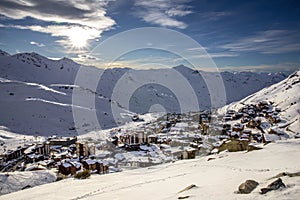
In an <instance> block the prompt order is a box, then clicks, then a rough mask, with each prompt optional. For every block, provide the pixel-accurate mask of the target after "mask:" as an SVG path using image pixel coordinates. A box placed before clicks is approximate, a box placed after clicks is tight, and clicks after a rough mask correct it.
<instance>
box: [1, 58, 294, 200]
mask: <svg viewBox="0 0 300 200" xmlns="http://www.w3.org/2000/svg"><path fill="white" fill-rule="evenodd" d="M1 59H2V62H1V63H2V64H1V66H10V63H18V64H20V65H23V67H29V69H31V70H32V71H31V72H30V74H32V73H34V74H39V73H44V72H41V71H42V70H47V71H49V74H51V73H53V74H58V73H66V74H69V75H68V76H66V77H69V80H68V79H61V80H60V81H62V80H63V81H64V82H63V83H61V82H60V83H59V84H57V83H58V80H50V79H48V80H46V79H44V78H41V79H40V80H30V79H31V76H29V75H27V74H24V73H19V72H18V71H17V70H18V69H16V68H10V67H2V68H0V71H2V72H3V73H5V74H6V76H3V77H1V79H0V91H1V93H0V97H1V99H0V100H1V106H2V107H1V112H2V114H1V123H2V126H1V130H0V145H1V146H0V171H1V173H0V194H1V195H2V196H0V199H39V197H40V196H44V197H45V198H46V199H52V198H54V197H55V198H56V199H66V198H67V199H81V198H87V199H96V198H97V199H98V198H103V199H137V198H138V197H139V196H144V197H145V199H152V198H151V196H153V194H156V195H159V197H158V199H174V198H178V199H185V198H186V199H206V198H212V199H219V198H220V197H221V196H222V197H224V198H225V199H254V198H258V199H265V198H267V199H298V197H300V156H299V153H300V148H299V145H300V124H299V120H300V108H299V103H300V96H299V94H300V71H296V72H294V73H292V74H290V75H288V76H284V75H283V74H280V73H278V74H255V73H249V72H248V73H229V72H225V73H223V74H222V76H223V79H224V81H225V86H226V87H227V88H226V89H228V90H230V91H231V92H234V91H235V93H236V94H239V95H241V94H242V96H240V97H239V96H238V95H232V96H230V94H229V96H228V98H229V99H228V102H227V105H226V106H224V107H220V108H215V109H205V108H206V104H205V102H204V103H203V105H202V106H203V109H201V110H199V111H190V112H185V113H177V112H170V113H159V112H153V113H143V114H141V113H137V112H136V113H135V112H132V111H126V110H124V109H123V107H122V106H121V105H119V104H117V103H116V102H114V103H115V104H116V105H118V106H120V107H122V109H123V110H122V112H124V113H126V117H127V119H126V121H125V122H122V123H120V124H119V125H118V126H115V125H113V124H110V121H109V119H110V118H109V112H107V110H106V109H104V111H103V110H101V112H100V115H101V116H103V117H104V118H105V122H106V124H105V126H107V128H106V129H103V130H96V129H95V127H93V124H89V123H85V124H83V125H82V127H76V125H75V124H74V122H73V121H72V120H73V119H72V115H70V114H69V113H70V109H71V107H72V105H71V104H69V103H68V102H70V98H71V94H72V90H75V89H76V88H79V89H80V91H81V92H82V95H89V94H90V93H93V94H94V95H95V94H96V96H98V97H99V99H100V100H101V102H102V104H101V105H107V103H108V102H109V103H111V102H113V100H111V99H110V98H109V95H108V93H109V91H101V90H100V91H91V90H90V89H86V88H83V87H82V88H81V86H77V85H72V84H71V82H72V78H74V77H73V75H72V73H73V72H72V71H74V69H76V68H77V67H78V65H77V64H76V63H75V62H73V61H71V60H66V59H62V60H59V61H54V60H49V59H46V58H44V57H42V56H40V55H37V54H28V53H27V54H18V55H15V56H10V55H8V54H6V53H3V52H2V58H1ZM57 66H59V67H57ZM62 66H64V68H62ZM64 70H66V71H64ZM113 70H115V71H114V73H121V72H120V71H122V70H123V69H113ZM177 70H179V71H181V72H182V73H185V75H186V76H187V77H190V80H192V81H193V80H194V79H195V77H196V76H200V75H199V73H195V72H194V71H193V70H189V69H188V68H185V67H183V66H180V67H178V68H177ZM70 73H71V75H70ZM122 73H124V72H122ZM211 73H212V72H211ZM1 74H2V73H1ZM106 75H107V77H106V78H105V80H104V81H106V84H108V81H109V82H111V83H114V82H116V80H114V79H113V76H111V71H107V72H106ZM245 76H246V77H247V78H246V79H245ZM34 77H35V78H36V77H40V76H37V75H36V76H34ZM53 77H55V76H54V75H53ZM251 79H253V80H251ZM233 80H234V82H235V83H236V82H238V81H241V82H242V81H244V80H248V82H247V83H246V82H244V83H241V84H240V85H241V86H240V87H234V85H235V84H231V81H233ZM131 81H134V80H131ZM272 81H273V82H272ZM32 82H36V83H32ZM254 82H260V83H263V84H260V85H265V88H260V87H259V86H257V85H255V84H254ZM54 83H56V84H54ZM192 84H193V82H192ZM241 87H243V88H241ZM241 89H243V91H242V92H239V91H240V90H241ZM148 91H149V89H148ZM155 91H156V89H155V88H154V89H153V88H152V91H151V92H155ZM252 92H254V93H252ZM144 95H145V96H147V95H148V94H147V93H145V94H144ZM160 95H161V96H164V95H163V94H162V93H161V94H160ZM150 98H151V95H149V99H148V100H149V101H150V100H151V99H150ZM235 98H239V99H235ZM164 100H165V101H166V102H169V103H170V104H175V103H174V100H173V99H172V98H171V97H168V96H167V95H165V99H164ZM17 105H23V106H24V109H25V110H26V112H25V111H24V110H23V111H22V112H20V110H19V111H18V110H16V109H15V106H17ZM25 107H27V108H25ZM34 108H43V109H38V110H36V109H34ZM12 109H14V110H15V112H16V113H12V112H10V110H12ZM96 109H99V108H96ZM5 110H6V111H5ZM40 110H43V111H44V112H40ZM53 110H56V111H55V112H53ZM3 111H4V112H3ZM58 113H61V115H59V116H64V118H58V119H59V121H57V116H58V115H57V114H58ZM4 115H6V116H4ZM23 121H26V122H27V124H23V123H22V122H23ZM41 123H43V124H45V123H47V125H46V126H40V124H41ZM51 124H52V125H51ZM52 126H54V127H52ZM78 129H84V130H87V131H86V133H85V134H76V130H78ZM21 130H23V132H22V131H21ZM31 130H38V131H34V132H31ZM120 180H122V181H120ZM121 182H122V183H121ZM81 185H86V187H80V186H81ZM171 185H173V186H172V187H170V186H171ZM49 191H53V193H52V192H51V193H50V192H49ZM55 195H57V196H55Z"/></svg>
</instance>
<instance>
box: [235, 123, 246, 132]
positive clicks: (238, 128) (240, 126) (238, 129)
mask: <svg viewBox="0 0 300 200" xmlns="http://www.w3.org/2000/svg"><path fill="white" fill-rule="evenodd" d="M243 130H244V125H243V124H240V123H236V124H234V125H233V126H232V131H234V132H242V131H243Z"/></svg>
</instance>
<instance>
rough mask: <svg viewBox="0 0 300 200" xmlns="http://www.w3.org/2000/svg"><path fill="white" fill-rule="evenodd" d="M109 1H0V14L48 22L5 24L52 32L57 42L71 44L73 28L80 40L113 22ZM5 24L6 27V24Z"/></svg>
mask: <svg viewBox="0 0 300 200" xmlns="http://www.w3.org/2000/svg"><path fill="white" fill-rule="evenodd" d="M108 2H109V1H108V0H98V1H97V0H65V1H59V0H51V1H50V0H45V1H39V0H22V1H17V0H1V1H0V13H1V14H2V15H4V16H5V17H7V18H10V19H16V20H19V19H25V18H27V17H31V18H34V19H37V20H39V21H41V22H43V23H40V24H47V25H33V26H32V25H31V26H24V25H13V26H12V25H8V26H9V27H13V28H19V29H29V30H32V31H37V32H43V33H48V34H51V35H52V36H56V37H60V38H58V42H60V43H61V44H62V45H68V47H69V46H70V43H71V42H72V36H74V31H77V32H80V38H79V39H81V40H89V39H95V38H97V37H100V36H101V34H102V32H103V31H106V30H109V29H111V28H112V26H114V25H115V21H114V20H113V19H112V18H110V17H108V16H107V15H106V14H107V13H106V6H107V4H108ZM8 26H7V25H6V26H5V27H8Z"/></svg>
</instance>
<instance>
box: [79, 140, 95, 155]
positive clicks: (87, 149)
mask: <svg viewBox="0 0 300 200" xmlns="http://www.w3.org/2000/svg"><path fill="white" fill-rule="evenodd" d="M75 145H76V154H77V155H78V156H79V157H88V156H90V155H94V154H95V146H94V145H92V144H88V143H87V142H79V141H77V142H76V143H75Z"/></svg>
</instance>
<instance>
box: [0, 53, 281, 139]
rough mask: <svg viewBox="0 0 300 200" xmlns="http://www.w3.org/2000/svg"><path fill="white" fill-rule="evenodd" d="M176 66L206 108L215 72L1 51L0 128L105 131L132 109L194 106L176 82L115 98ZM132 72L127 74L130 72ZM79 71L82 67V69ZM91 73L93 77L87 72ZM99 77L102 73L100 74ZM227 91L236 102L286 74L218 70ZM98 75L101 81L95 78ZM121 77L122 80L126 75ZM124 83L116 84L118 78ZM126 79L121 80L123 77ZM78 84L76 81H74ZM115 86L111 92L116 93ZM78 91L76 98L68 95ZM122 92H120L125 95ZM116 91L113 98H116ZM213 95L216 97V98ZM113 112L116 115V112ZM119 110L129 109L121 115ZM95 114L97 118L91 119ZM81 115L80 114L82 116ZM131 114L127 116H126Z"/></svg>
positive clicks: (28, 131)
mask: <svg viewBox="0 0 300 200" xmlns="http://www.w3.org/2000/svg"><path fill="white" fill-rule="evenodd" d="M82 69H84V70H83V74H87V75H86V76H84V75H83V78H82V79H83V80H81V82H76V81H75V80H76V76H77V75H78V72H79V71H80V70H82ZM174 70H176V71H177V72H179V73H180V74H182V76H183V77H184V79H185V80H186V81H187V82H188V83H189V84H190V85H191V87H192V88H193V91H194V92H195V94H196V97H197V100H198V101H199V108H200V109H209V108H210V104H211V102H210V94H209V92H208V89H207V86H206V84H205V82H204V80H203V77H202V76H201V75H200V74H202V75H203V76H208V75H209V76H218V74H209V73H206V72H203V73H198V72H197V71H194V70H191V69H189V68H187V67H185V66H178V67H175V68H172V69H157V70H130V69H128V68H124V69H120V68H113V69H107V70H105V71H103V70H102V69H98V68H95V67H88V66H83V67H81V65H79V64H77V63H75V62H73V61H72V60H70V59H67V58H63V59H60V60H50V59H48V58H46V57H43V56H41V55H39V54H36V53H21V54H16V55H12V56H11V55H9V54H7V53H5V52H3V51H1V53H0V110H1V114H0V126H5V127H7V128H8V129H9V130H11V131H12V132H16V133H21V134H26V135H44V136H49V135H53V134H59V135H74V134H77V133H78V132H80V133H88V132H90V131H92V130H95V129H97V128H99V125H100V127H101V128H102V129H108V128H112V127H115V126H118V125H120V124H122V123H124V122H126V121H130V120H131V117H130V116H132V112H134V113H147V112H149V111H151V110H155V109H154V108H153V107H152V106H153V105H158V104H159V105H161V106H162V107H164V109H165V110H166V111H167V112H179V111H180V98H182V99H183V98H184V99H185V100H184V101H186V102H185V104H187V105H189V104H192V102H193V100H194V99H193V98H190V99H189V98H188V97H189V95H186V94H189V93H186V91H185V90H182V89H180V88H181V85H176V84H177V82H176V80H172V81H171V83H173V84H175V85H174V87H175V88H176V87H177V88H178V91H179V94H178V96H176V95H175V94H174V93H173V91H172V90H170V88H166V87H162V86H160V85H158V84H155V83H154V84H145V85H143V86H142V87H140V88H138V89H137V90H135V91H134V93H132V94H129V95H131V98H130V105H129V106H127V105H124V104H125V103H124V102H123V101H120V99H118V98H115V97H116V96H117V97H118V96H119V97H120V96H121V97H122V96H124V95H128V92H127V89H128V88H130V87H131V86H132V85H133V86H134V85H135V84H136V83H137V82H139V81H140V79H141V78H140V77H148V75H149V74H154V75H156V74H160V75H164V76H168V74H171V72H172V71H174ZM129 71H130V73H127V72H129ZM80 72H82V71H80ZM91 74H93V77H91V76H90V75H91ZM101 75H102V76H101ZM221 75H222V78H223V81H224V85H225V89H226V95H227V103H230V102H233V101H237V100H240V99H242V98H244V97H246V96H247V95H249V94H252V93H253V92H256V91H258V90H260V89H262V88H264V87H266V86H269V85H271V84H273V83H277V82H279V81H280V80H283V79H284V78H285V75H284V74H281V73H277V74H265V73H261V74H257V73H250V72H245V73H244V72H242V73H229V72H224V73H221ZM97 76H99V78H100V76H101V79H100V80H99V81H98V82H96V83H97V84H96V85H95V83H94V82H93V81H94V80H93V79H95V78H97ZM124 77H125V78H124ZM121 79H122V80H123V82H125V83H126V84H125V85H121V87H120V85H118V83H119V81H120V80H121ZM124 79H125V80H124ZM75 84H76V85H75ZM117 89H119V92H117V94H116V95H115V94H114V92H115V91H117ZM74 91H76V94H77V95H76V101H74V99H73V101H72V94H74ZM122 92H123V93H124V95H123V93H122ZM114 95H115V96H114ZM215 98H217V97H215ZM74 108H76V109H78V111H79V113H80V116H81V118H80V119H79V121H81V123H80V124H75V123H74V119H73V115H74V112H73V110H72V109H74ZM113 112H117V113H119V114H118V115H117V116H114V115H113ZM123 113H127V114H128V113H129V115H124V114H123ZM94 115H96V117H97V119H98V122H99V125H98V124H97V123H98V122H93V121H92V120H90V117H91V116H94ZM80 116H79V117H80ZM124 116H129V117H124Z"/></svg>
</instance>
